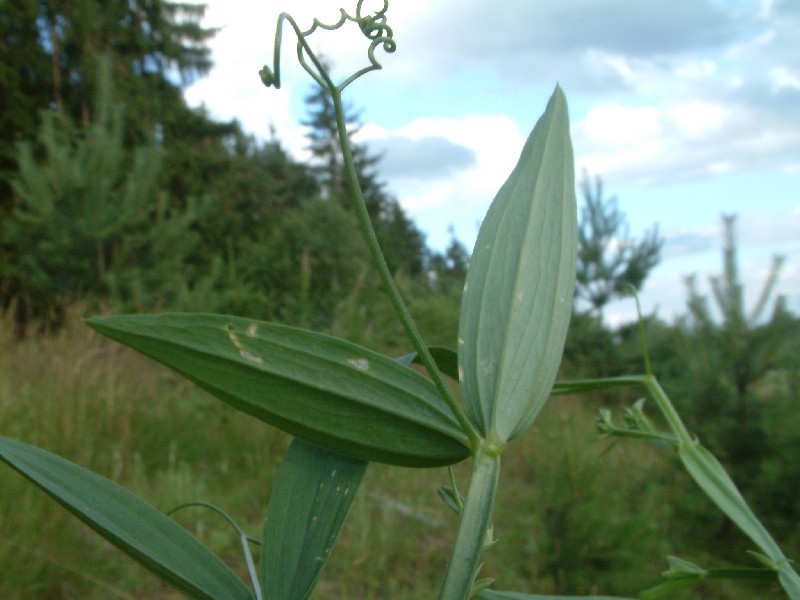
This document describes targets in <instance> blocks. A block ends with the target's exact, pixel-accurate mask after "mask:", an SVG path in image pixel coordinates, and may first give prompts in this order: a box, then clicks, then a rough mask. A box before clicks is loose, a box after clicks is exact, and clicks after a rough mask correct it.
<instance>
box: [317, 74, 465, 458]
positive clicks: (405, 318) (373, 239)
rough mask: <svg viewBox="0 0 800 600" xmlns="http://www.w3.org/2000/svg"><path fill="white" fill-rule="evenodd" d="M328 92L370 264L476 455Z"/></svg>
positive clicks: (338, 106) (336, 99) (337, 99)
mask: <svg viewBox="0 0 800 600" xmlns="http://www.w3.org/2000/svg"><path fill="white" fill-rule="evenodd" d="M328 91H329V92H330V93H331V96H332V98H333V106H334V110H335V111H336V125H337V129H338V132H339V144H340V146H341V149H342V155H343V158H344V166H345V174H346V176H347V182H348V184H349V186H350V191H351V193H352V194H353V199H354V201H355V202H354V204H355V208H356V216H357V217H358V222H359V225H360V226H361V231H362V233H363V234H364V238H365V239H366V241H367V246H368V247H369V252H370V255H371V256H372V260H373V262H374V263H375V266H376V268H377V269H378V275H379V276H380V279H381V283H383V288H384V289H385V290H386V293H387V294H388V295H389V300H390V301H391V303H392V306H393V307H394V310H395V312H396V313H397V317H398V318H399V319H400V323H401V324H402V326H403V329H404V330H405V332H406V335H408V337H409V339H410V340H411V343H412V345H413V346H414V350H416V351H417V354H419V357H420V359H421V360H422V364H423V365H424V366H425V368H426V369H427V370H428V373H429V374H430V376H431V379H432V380H433V383H434V384H435V385H436V388H437V389H438V390H439V393H440V394H441V395H442V397H443V398H444V400H445V401H446V402H447V404H448V406H449V407H450V410H451V411H452V412H453V415H454V416H455V418H456V420H457V421H458V423H459V425H460V426H461V429H462V430H463V431H464V433H465V434H466V436H467V438H469V441H470V444H471V446H472V449H473V451H475V450H476V449H477V448H478V446H479V445H480V443H481V435H480V433H478V430H477V429H476V428H475V426H474V425H473V424H472V422H471V421H470V420H469V418H468V417H467V415H466V413H465V412H464V410H463V409H462V408H461V405H460V404H459V402H458V400H457V399H456V397H455V395H454V394H453V392H452V390H451V389H450V386H448V385H447V382H446V381H445V380H444V377H443V376H442V372H441V371H440V370H439V367H437V366H436V362H435V361H434V360H433V357H432V356H431V353H430V352H429V351H428V347H427V346H426V345H425V342H424V341H423V339H422V336H421V335H420V333H419V331H418V330H417V326H416V325H415V324H414V321H413V319H412V318H411V314H410V313H409V312H408V309H407V308H406V305H405V303H404V302H403V298H402V297H401V296H400V291H399V290H398V289H397V285H396V284H395V282H394V279H393V278H392V274H391V272H390V271H389V266H388V265H387V264H386V259H385V258H384V256H383V252H381V248H380V244H379V243H378V237H377V236H376V235H375V229H374V228H373V226H372V222H371V221H370V218H369V213H368V212H367V206H366V203H365V202H364V194H363V193H362V191H361V185H360V184H359V182H358V173H357V171H356V167H355V162H354V161H353V152H352V150H351V149H350V140H349V138H348V135H347V124H346V122H345V116H344V105H343V103H342V93H341V89H338V88H335V87H332V86H331V87H329V90H328Z"/></svg>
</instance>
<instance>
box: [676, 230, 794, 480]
mask: <svg viewBox="0 0 800 600" xmlns="http://www.w3.org/2000/svg"><path fill="white" fill-rule="evenodd" d="M722 224H723V239H724V244H723V249H722V256H723V268H722V273H721V274H720V275H718V276H713V277H711V278H710V280H709V283H710V287H711V297H712V298H713V300H714V303H715V304H716V309H717V312H718V315H719V316H715V314H714V313H713V312H712V308H711V306H710V303H709V301H708V298H707V297H706V296H704V295H702V294H701V293H700V292H699V290H698V285H697V280H696V277H695V276H690V277H687V278H686V286H687V292H688V293H687V308H688V315H687V317H686V318H685V319H684V320H683V323H682V329H681V333H682V346H681V354H682V356H683V357H684V358H685V359H686V364H685V368H684V378H683V382H682V385H683V389H682V393H681V394H678V395H679V396H681V397H684V398H685V402H684V403H685V407H684V408H685V412H686V414H687V415H688V417H689V418H690V419H691V420H692V421H693V423H692V425H693V426H694V427H695V430H696V431H697V433H698V434H699V435H700V437H701V439H702V440H703V442H704V443H707V444H708V446H709V447H710V448H711V449H712V450H713V451H715V452H717V453H719V455H721V457H722V458H723V459H724V460H725V461H727V462H726V464H727V465H730V467H731V469H732V475H733V476H734V479H736V481H737V483H740V485H741V486H742V487H744V488H745V489H747V488H749V487H750V486H751V485H753V482H755V481H756V478H757V476H758V471H759V469H760V465H761V462H762V461H763V459H764V457H765V455H766V453H767V450H768V439H767V434H766V431H765V428H764V422H763V411H764V408H765V402H764V400H765V398H764V396H763V393H762V390H768V389H769V386H767V387H766V388H764V387H761V388H759V384H760V383H761V382H764V381H765V380H766V379H767V378H768V377H769V376H770V373H776V372H780V371H781V370H782V369H784V368H786V367H787V365H792V364H796V358H797V354H796V352H797V345H798V342H800V337H798V333H800V332H798V322H797V320H796V319H794V318H793V317H792V316H791V315H790V314H789V313H788V312H787V310H786V308H785V301H784V298H782V297H781V296H777V297H776V296H775V285H776V283H777V280H778V277H779V275H780V270H781V266H782V264H783V261H784V259H783V257H780V256H775V257H773V260H772V265H771V267H770V270H769V273H768V275H767V278H766V280H765V282H764V285H763V287H762V289H761V293H760V294H759V297H758V300H757V302H756V304H755V306H754V307H753V309H752V311H750V312H749V313H748V312H747V310H746V308H745V302H744V285H743V283H742V280H741V277H740V274H739V266H738V258H737V242H736V231H735V228H736V217H735V216H733V215H728V216H723V219H722ZM770 304H771V310H770ZM791 345H793V346H794V348H795V349H794V351H793V352H790V353H787V352H786V350H787V348H788V347H789V346H791ZM787 357H788V358H789V362H786V359H787ZM709 415H713V418H709Z"/></svg>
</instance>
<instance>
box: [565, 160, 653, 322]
mask: <svg viewBox="0 0 800 600" xmlns="http://www.w3.org/2000/svg"><path fill="white" fill-rule="evenodd" d="M581 190H582V191H583V200H584V204H583V208H582V210H581V216H580V222H579V227H578V272H577V283H576V287H575V294H576V296H577V297H578V298H579V299H581V300H584V301H586V302H588V304H589V306H590V309H591V311H592V312H594V313H595V314H596V315H598V316H599V317H601V318H602V314H603V307H604V306H605V305H606V304H608V302H610V301H611V300H612V299H614V297H616V296H619V295H621V294H622V293H623V292H624V290H625V288H626V287H627V286H629V285H632V286H633V287H634V288H636V289H639V288H640V287H641V286H642V284H643V283H644V281H645V279H647V276H648V275H649V274H650V271H651V270H652V269H653V267H655V266H656V265H657V264H658V262H659V260H660V254H661V246H662V244H663V241H662V240H661V239H660V238H659V237H658V229H657V228H656V227H654V228H653V229H651V230H649V231H647V232H646V233H645V234H644V237H643V239H642V240H640V241H638V242H637V241H633V240H631V239H630V236H629V233H628V227H627V223H626V220H625V215H624V213H622V212H620V210H619V208H618V206H617V199H616V197H615V196H612V197H611V198H604V197H603V182H602V180H601V179H600V177H595V179H594V185H592V181H591V179H590V178H589V176H588V174H586V173H584V175H583V181H582V183H581Z"/></svg>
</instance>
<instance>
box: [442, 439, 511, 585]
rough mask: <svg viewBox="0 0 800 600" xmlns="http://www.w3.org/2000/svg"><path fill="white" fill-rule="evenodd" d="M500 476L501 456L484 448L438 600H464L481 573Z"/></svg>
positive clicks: (474, 468) (474, 462)
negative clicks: (482, 557)
mask: <svg viewBox="0 0 800 600" xmlns="http://www.w3.org/2000/svg"><path fill="white" fill-rule="evenodd" d="M499 474H500V455H499V454H498V453H497V452H496V451H493V450H491V449H487V448H485V447H484V446H481V447H480V448H478V451H477V452H476V453H475V455H474V457H473V459H472V477H471V479H470V482H469V490H468V491H467V498H466V500H465V502H464V508H463V510H462V511H461V516H460V518H459V521H458V533H457V534H456V542H455V546H454V548H453V553H452V554H451V556H450V562H449V563H448V564H447V571H446V572H445V575H444V583H443V584H442V589H441V591H440V592H439V600H465V599H466V598H468V597H469V592H470V588H471V587H472V582H473V581H474V579H475V574H476V573H477V570H478V562H479V560H480V556H481V551H482V550H483V545H484V541H485V540H486V531H487V528H488V526H489V519H490V517H491V514H492V506H493V505H494V499H495V495H496V493H497V482H498V477H499Z"/></svg>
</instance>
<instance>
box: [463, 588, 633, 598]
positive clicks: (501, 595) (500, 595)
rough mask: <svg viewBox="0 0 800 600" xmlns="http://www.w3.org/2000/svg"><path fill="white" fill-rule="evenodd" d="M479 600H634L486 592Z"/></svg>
mask: <svg viewBox="0 0 800 600" xmlns="http://www.w3.org/2000/svg"><path fill="white" fill-rule="evenodd" d="M477 598H478V600H634V599H633V598H623V597H621V596H554V595H552V594H544V595H542V594H520V593H519V592H495V591H494V590H484V591H482V592H480V593H479V594H478V595H477Z"/></svg>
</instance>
